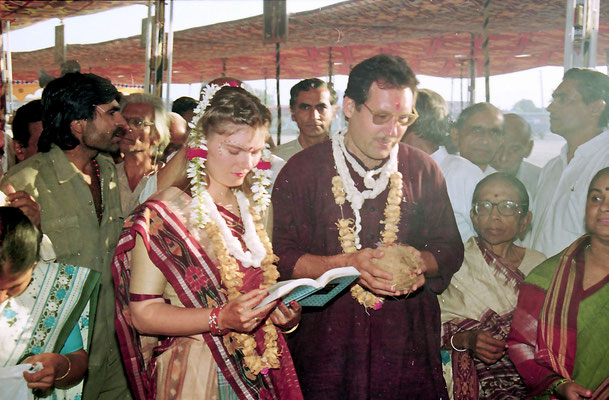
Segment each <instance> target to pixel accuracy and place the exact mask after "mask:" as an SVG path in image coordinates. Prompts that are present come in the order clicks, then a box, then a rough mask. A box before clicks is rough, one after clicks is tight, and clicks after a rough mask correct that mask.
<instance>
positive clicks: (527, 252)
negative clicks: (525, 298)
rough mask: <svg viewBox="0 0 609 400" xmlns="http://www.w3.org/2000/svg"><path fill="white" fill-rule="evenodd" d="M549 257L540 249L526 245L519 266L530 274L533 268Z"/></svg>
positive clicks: (525, 273) (521, 270)
mask: <svg viewBox="0 0 609 400" xmlns="http://www.w3.org/2000/svg"><path fill="white" fill-rule="evenodd" d="M546 259H547V257H546V256H545V255H544V254H543V253H542V252H540V251H537V250H534V249H531V248H528V247H525V248H524V258H523V259H522V263H521V264H520V267H519V268H518V269H519V270H520V272H522V273H523V274H524V275H525V276H527V275H529V273H530V272H531V270H533V269H534V268H535V267H537V266H538V265H539V264H541V263H543V262H544V261H545V260H546Z"/></svg>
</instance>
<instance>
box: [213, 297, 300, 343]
mask: <svg viewBox="0 0 609 400" xmlns="http://www.w3.org/2000/svg"><path fill="white" fill-rule="evenodd" d="M267 295H268V291H267V290H266V289H254V290H252V291H250V292H248V293H246V294H243V295H241V296H239V297H237V298H235V299H233V300H231V301H229V302H228V303H226V305H225V306H224V307H223V308H222V310H221V311H220V313H219V314H218V328H219V329H226V328H228V329H231V330H233V331H236V332H242V333H247V332H251V331H253V330H254V328H256V326H258V324H259V323H260V321H262V320H263V319H264V318H265V317H266V316H267V314H268V313H269V312H270V311H271V310H272V309H273V308H275V306H277V303H276V302H274V301H273V302H271V303H270V304H267V305H266V306H264V307H260V308H258V309H256V310H254V307H256V306H257V305H258V304H260V302H261V301H262V300H263V299H264V298H265V297H266V296H267ZM299 315H300V314H299Z"/></svg>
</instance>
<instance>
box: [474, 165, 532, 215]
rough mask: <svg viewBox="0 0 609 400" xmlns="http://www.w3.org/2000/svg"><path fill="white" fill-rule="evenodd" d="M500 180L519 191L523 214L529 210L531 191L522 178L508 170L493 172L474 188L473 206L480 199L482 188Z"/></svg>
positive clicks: (519, 201) (519, 202)
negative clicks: (507, 171) (528, 190)
mask: <svg viewBox="0 0 609 400" xmlns="http://www.w3.org/2000/svg"><path fill="white" fill-rule="evenodd" d="M494 181H500V182H504V183H506V184H508V185H511V186H512V187H513V188H514V189H516V192H518V197H519V199H518V205H520V208H521V209H522V214H521V215H522V216H524V215H525V214H526V213H528V212H529V193H528V192H527V189H526V188H525V187H524V184H523V183H522V182H521V181H520V179H518V178H516V177H515V176H513V175H510V174H508V173H506V172H495V173H493V174H490V175H487V176H485V177H484V178H482V180H481V181H480V182H478V184H477V185H476V188H475V189H474V195H473V196H472V207H473V206H474V204H476V202H477V201H478V196H479V195H480V190H482V188H483V187H484V185H486V184H487V183H489V182H494Z"/></svg>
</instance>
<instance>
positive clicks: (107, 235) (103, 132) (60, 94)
mask: <svg viewBox="0 0 609 400" xmlns="http://www.w3.org/2000/svg"><path fill="white" fill-rule="evenodd" d="M119 96H120V95H119V92H118V91H117V90H116V88H115V87H114V86H113V85H112V84H111V83H110V81H109V80H107V79H104V78H101V77H99V76H97V75H94V74H80V73H69V74H66V75H64V76H62V77H61V78H57V79H55V80H53V81H52V82H50V83H49V84H48V85H47V87H46V88H45V89H44V92H43V94H42V124H43V127H44V132H43V134H42V136H41V137H42V140H41V141H40V142H39V144H38V148H39V151H40V153H38V154H36V155H34V156H32V157H30V158H28V159H27V160H25V161H23V162H21V163H19V164H18V165H16V166H15V167H13V168H11V169H10V170H9V171H8V172H7V174H6V176H5V177H4V178H3V180H2V182H1V184H0V186H1V187H4V186H5V185H6V184H7V183H10V184H11V185H12V186H13V187H14V188H15V189H16V190H23V191H25V192H27V193H29V194H30V195H31V196H32V197H33V198H34V199H35V200H36V202H37V203H38V204H40V219H41V220H40V226H41V229H42V232H43V233H45V234H47V235H48V236H49V238H50V239H51V241H52V242H53V246H54V249H55V253H56V254H57V261H58V262H61V263H66V264H71V265H79V266H84V267H88V268H91V269H93V270H96V271H99V272H101V287H100V293H99V298H98V304H97V313H96V315H95V320H94V324H92V325H93V336H92V340H91V343H87V342H86V340H87V338H86V337H84V338H83V340H84V341H85V342H84V345H85V346H84V348H85V350H87V351H88V353H89V370H88V374H87V377H86V378H85V386H84V392H83V399H129V398H130V394H129V389H128V386H127V380H126V377H125V375H124V372H123V366H122V363H121V359H120V353H119V348H118V341H117V339H116V334H115V329H114V286H113V284H112V274H111V271H110V266H109V263H110V261H111V259H112V255H113V254H114V249H115V246H116V242H117V240H118V237H119V235H120V232H121V229H122V226H123V219H122V214H121V203H120V198H119V191H118V181H117V176H116V168H115V167H114V163H113V162H112V159H110V158H109V157H107V156H106V155H105V154H104V153H106V152H115V151H116V150H117V149H118V142H119V140H120V135H121V134H122V132H123V130H124V129H126V122H125V120H124V118H123V117H122V116H121V113H120V108H119V104H118V99H119ZM91 317H93V316H91ZM79 323H80V324H88V321H79Z"/></svg>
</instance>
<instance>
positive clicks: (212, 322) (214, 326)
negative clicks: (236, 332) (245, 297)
mask: <svg viewBox="0 0 609 400" xmlns="http://www.w3.org/2000/svg"><path fill="white" fill-rule="evenodd" d="M223 307H224V304H223V305H221V306H220V307H215V308H212V310H211V312H210V313H209V331H210V332H211V334H212V335H215V336H224V335H226V334H227V333H228V332H229V331H230V329H228V328H225V329H220V328H218V317H219V315H220V311H222V308H223Z"/></svg>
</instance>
